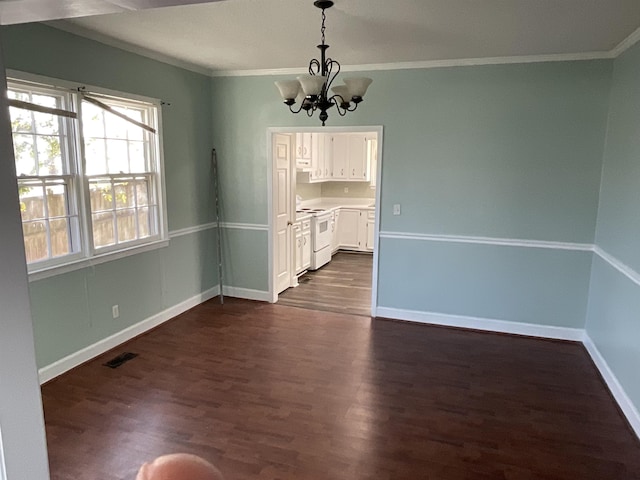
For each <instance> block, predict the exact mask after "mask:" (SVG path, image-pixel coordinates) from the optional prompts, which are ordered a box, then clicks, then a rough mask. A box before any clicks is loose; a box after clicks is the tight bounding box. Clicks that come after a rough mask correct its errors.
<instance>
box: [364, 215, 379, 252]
mask: <svg viewBox="0 0 640 480" xmlns="http://www.w3.org/2000/svg"><path fill="white" fill-rule="evenodd" d="M375 229H376V212H375V211H374V210H368V211H367V212H366V222H365V230H366V231H365V237H364V238H366V242H365V250H367V251H368V252H373V244H374V233H375Z"/></svg>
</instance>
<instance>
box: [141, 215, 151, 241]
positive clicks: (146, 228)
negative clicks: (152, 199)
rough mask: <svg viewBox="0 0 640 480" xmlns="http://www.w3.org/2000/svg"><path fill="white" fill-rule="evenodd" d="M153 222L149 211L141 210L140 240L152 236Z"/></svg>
mask: <svg viewBox="0 0 640 480" xmlns="http://www.w3.org/2000/svg"><path fill="white" fill-rule="evenodd" d="M150 225H151V220H150V218H149V209H148V208H140V209H139V210H138V231H139V236H140V238H144V237H148V236H150V235H151V233H150V232H151V228H150Z"/></svg>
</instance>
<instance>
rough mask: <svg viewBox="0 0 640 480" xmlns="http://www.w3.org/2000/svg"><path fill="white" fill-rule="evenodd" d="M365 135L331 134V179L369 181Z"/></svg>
mask: <svg viewBox="0 0 640 480" xmlns="http://www.w3.org/2000/svg"><path fill="white" fill-rule="evenodd" d="M367 153H368V151H367V135H366V134H364V133H344V134H335V135H334V136H333V142H332V148H331V155H332V164H331V167H332V168H331V170H332V173H333V175H332V176H331V178H332V180H339V181H352V182H367V181H369V161H368V156H367Z"/></svg>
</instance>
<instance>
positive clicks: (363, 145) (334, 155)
mask: <svg viewBox="0 0 640 480" xmlns="http://www.w3.org/2000/svg"><path fill="white" fill-rule="evenodd" d="M267 137H268V153H269V159H268V166H269V170H270V172H269V176H268V178H269V187H270V192H269V193H270V194H269V198H270V205H269V206H268V208H269V213H270V215H269V220H270V221H269V269H270V285H269V288H270V297H271V299H272V302H274V303H275V302H279V303H282V304H284V305H290V306H297V307H301V308H307V309H312V310H325V311H332V312H342V313H349V314H355V315H365V316H375V308H376V304H377V289H376V286H377V263H378V237H379V234H378V232H379V217H380V215H379V208H378V206H379V203H380V202H379V200H380V179H381V172H382V168H381V167H382V150H383V149H382V127H381V126H376V127H319V128H311V129H309V128H271V129H269V130H268V132H267ZM285 150H287V153H286V154H285V153H284V152H285ZM287 278H288V284H287V282H286V281H285V280H286V279H287Z"/></svg>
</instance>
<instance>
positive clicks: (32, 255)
mask: <svg viewBox="0 0 640 480" xmlns="http://www.w3.org/2000/svg"><path fill="white" fill-rule="evenodd" d="M22 234H23V236H24V249H25V254H26V256H27V263H31V262H37V261H38V260H45V259H47V258H49V249H48V248H47V224H46V222H45V221H44V220H42V221H38V222H25V223H23V224H22Z"/></svg>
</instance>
